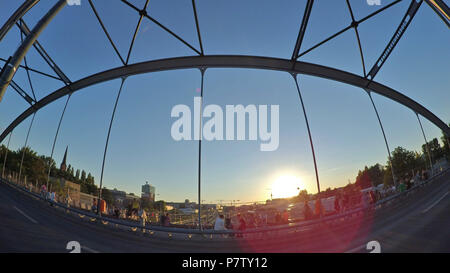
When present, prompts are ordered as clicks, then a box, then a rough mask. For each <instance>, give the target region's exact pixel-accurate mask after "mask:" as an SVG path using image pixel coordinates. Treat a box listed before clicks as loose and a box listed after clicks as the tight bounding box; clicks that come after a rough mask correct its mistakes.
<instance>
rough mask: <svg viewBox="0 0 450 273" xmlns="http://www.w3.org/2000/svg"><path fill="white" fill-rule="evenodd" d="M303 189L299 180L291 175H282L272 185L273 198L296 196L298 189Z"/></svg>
mask: <svg viewBox="0 0 450 273" xmlns="http://www.w3.org/2000/svg"><path fill="white" fill-rule="evenodd" d="M302 188H303V183H302V181H301V180H300V178H298V177H296V176H293V175H283V176H280V177H278V178H277V180H275V182H273V184H272V197H273V198H287V197H292V196H296V195H297V194H298V192H299V189H302Z"/></svg>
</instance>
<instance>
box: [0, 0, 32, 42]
mask: <svg viewBox="0 0 450 273" xmlns="http://www.w3.org/2000/svg"><path fill="white" fill-rule="evenodd" d="M38 2H39V0H27V1H25V2H23V4H22V5H21V6H20V7H19V8H18V9H17V10H16V11H15V12H14V13H13V14H12V15H11V17H9V19H8V21H6V23H5V24H4V25H3V26H2V28H1V29H0V41H1V40H3V38H4V37H5V35H6V34H7V33H8V31H9V30H10V29H11V28H12V27H13V26H14V24H15V23H17V22H18V21H19V20H20V19H21V18H22V17H23V16H24V15H25V14H26V13H27V12H28V11H29V10H30V9H31V8H32V7H34V5H36V4H37V3H38Z"/></svg>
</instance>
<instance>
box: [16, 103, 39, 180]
mask: <svg viewBox="0 0 450 273" xmlns="http://www.w3.org/2000/svg"><path fill="white" fill-rule="evenodd" d="M36 113H37V112H35V113H34V114H33V118H32V119H31V122H30V127H28V132H27V137H26V138H25V145H23V151H22V160H21V161H20V168H19V179H18V181H19V183H20V176H21V174H22V164H23V158H24V157H25V150H26V148H27V144H28V137H29V136H30V131H31V127H32V126H33V122H34V117H35V116H36Z"/></svg>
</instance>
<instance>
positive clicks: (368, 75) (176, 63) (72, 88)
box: [0, 0, 450, 226]
mask: <svg viewBox="0 0 450 273" xmlns="http://www.w3.org/2000/svg"><path fill="white" fill-rule="evenodd" d="M87 1H88V3H89V6H90V8H91V9H92V11H93V13H94V15H95V17H96V19H97V21H98V23H99V24H100V26H101V28H102V31H103V32H104V34H105V35H106V37H107V38H108V41H109V43H110V45H111V46H112V48H113V49H114V52H115V54H116V55H117V57H118V58H119V59H120V62H121V63H122V66H119V67H116V68H113V69H109V70H105V71H102V72H98V73H96V74H92V75H89V76H87V77H85V78H82V79H79V80H77V81H71V80H70V79H69V77H67V76H66V75H65V74H64V73H63V71H62V70H61V69H60V68H59V67H58V66H57V65H56V63H55V62H54V61H53V60H52V59H51V58H50V56H49V55H48V54H47V52H46V51H45V50H44V48H43V47H42V46H41V45H40V44H39V42H38V41H37V38H38V36H39V34H40V33H41V32H42V31H43V29H44V28H45V26H46V25H47V24H48V23H50V21H51V19H52V18H53V17H54V16H55V15H56V13H57V12H59V11H60V10H61V9H62V8H63V7H64V6H65V5H66V4H67V3H68V1H66V0H59V1H55V2H56V3H55V5H54V6H53V8H51V9H50V10H49V11H48V13H47V14H46V15H45V16H43V17H42V19H41V20H40V21H39V22H38V23H37V24H36V26H35V27H34V28H33V29H32V30H30V29H29V28H28V27H27V25H26V24H25V22H24V20H23V17H24V15H25V14H26V13H27V12H29V11H30V10H31V9H32V8H33V6H35V5H36V4H37V3H38V2H39V0H25V1H24V3H23V4H22V5H21V6H20V7H19V8H18V9H17V10H16V11H15V12H14V14H12V15H11V17H10V18H9V19H8V20H7V22H6V23H5V24H4V25H3V27H2V28H0V41H1V40H2V38H3V37H4V36H5V35H6V34H7V33H8V32H9V31H10V30H11V28H12V26H13V25H14V24H16V25H17V27H18V28H19V31H20V33H21V36H22V35H24V36H25V39H23V38H22V43H21V44H20V46H19V47H18V49H17V50H16V52H15V53H14V55H13V56H12V58H10V59H9V60H6V59H1V58H0V60H1V61H3V62H5V65H4V67H3V69H2V70H1V74H0V101H1V97H2V94H3V93H4V91H5V90H6V88H7V87H8V86H11V87H12V88H13V89H14V90H15V91H16V92H17V93H18V94H19V95H20V96H21V97H22V98H24V99H25V100H26V101H27V102H28V103H29V104H30V107H29V108H28V109H27V110H25V111H24V112H23V113H21V114H20V115H19V116H18V117H17V118H16V119H15V120H14V121H13V122H12V123H11V124H9V126H8V127H7V128H6V129H5V130H4V131H3V132H1V134H0V142H2V141H3V140H4V139H5V138H6V137H7V135H8V134H10V133H12V131H13V130H14V128H15V127H16V126H18V125H19V124H20V123H21V122H22V121H24V120H25V119H27V118H28V117H29V116H30V115H33V117H34V115H35V114H36V113H37V111H38V110H39V109H42V108H43V107H46V106H47V105H49V104H51V103H52V102H54V101H56V100H58V99H59V98H61V97H63V96H66V95H68V98H67V101H66V104H65V106H67V103H68V102H69V99H70V97H71V95H72V94H73V93H74V92H78V91H80V90H82V89H84V88H86V87H89V86H92V85H95V84H97V83H101V82H105V81H109V80H113V79H118V78H122V84H121V87H120V89H119V92H118V94H117V98H116V101H115V105H114V110H113V114H112V117H111V121H110V126H109V130H108V134H107V140H106V145H105V151H104V154H103V164H102V171H101V173H102V175H101V177H100V194H99V199H101V189H102V178H103V169H104V164H105V157H106V152H107V147H108V140H109V135H110V131H111V125H112V123H113V119H114V113H115V109H116V107H117V103H118V101H119V96H120V93H121V90H122V86H123V83H124V81H125V79H126V78H127V77H129V76H133V75H138V74H144V73H154V72H158V71H169V70H180V69H192V68H195V69H199V70H200V71H201V76H202V82H203V77H204V71H205V70H206V69H210V68H248V69H263V70H274V71H281V72H286V73H290V74H291V75H293V76H294V79H295V82H296V84H297V91H298V93H299V96H300V100H301V102H302V106H303V101H302V98H301V94H300V88H299V86H298V83H297V78H296V76H297V75H310V76H314V77H319V78H325V79H329V80H333V81H338V82H342V83H345V84H349V85H352V86H355V87H359V88H361V89H363V90H362V91H364V90H365V91H367V93H368V94H369V97H370V99H371V101H372V105H373V107H374V110H375V113H376V115H377V117H378V121H379V124H380V127H381V130H382V132H383V136H384V139H385V142H386V147H387V151H388V155H389V161H390V149H389V146H388V142H387V139H386V135H385V133H384V129H383V126H382V123H381V119H380V117H379V115H378V111H377V109H376V106H375V104H374V102H373V100H372V97H371V93H372V92H373V93H377V94H380V95H382V96H384V97H387V98H389V99H391V100H394V101H396V102H398V103H400V104H401V105H404V106H406V107H408V108H409V109H411V110H412V111H413V112H414V113H415V115H416V116H417V118H419V115H421V116H423V117H425V118H426V119H428V120H429V121H430V122H432V123H433V124H434V125H436V126H437V127H438V128H440V129H441V130H442V131H443V132H444V134H445V135H446V136H447V137H450V127H448V126H447V125H446V124H445V123H444V122H443V121H442V120H440V119H439V118H438V117H437V116H436V115H434V114H433V113H432V112H431V111H430V110H428V109H427V108H425V107H424V106H422V105H421V104H419V103H418V102H416V101H414V100H413V99H411V98H409V97H408V96H406V95H404V94H403V93H401V92H399V91H396V90H394V89H392V88H390V87H388V86H385V85H383V84H382V83H379V82H376V81H375V80H374V78H375V76H376V75H377V73H378V72H379V71H380V69H381V67H382V66H383V64H384V63H385V62H386V61H387V59H388V58H389V56H390V54H391V53H392V51H393V50H394V48H395V47H396V45H397V43H398V42H399V41H400V39H401V38H402V36H403V35H404V33H405V32H406V30H407V28H408V26H409V25H410V23H411V21H412V20H413V18H414V16H415V14H416V13H417V11H418V10H419V8H420V7H421V4H422V3H423V2H426V3H427V4H428V5H430V6H431V4H430V1H427V0H425V1H424V0H411V2H410V4H409V6H408V9H407V10H406V12H405V14H404V16H403V17H402V19H401V20H400V23H399V25H398V28H397V29H396V31H395V32H394V34H393V35H392V38H391V39H390V41H389V42H388V43H387V45H386V47H385V49H384V51H383V52H381V54H380V57H379V58H378V59H377V61H376V62H375V64H373V66H372V68H371V69H370V70H369V69H367V68H368V67H366V62H365V59H364V52H363V49H362V45H361V40H360V36H359V31H358V26H359V25H360V24H362V23H364V22H365V21H367V20H368V19H370V18H372V17H373V16H375V15H377V14H379V13H381V12H383V11H385V10H387V9H389V8H390V7H392V6H395V5H397V4H398V3H400V2H401V1H402V0H395V1H392V2H391V3H390V4H387V5H385V6H383V7H381V8H380V9H378V10H376V11H375V12H372V13H370V14H369V15H367V16H365V17H363V18H361V19H358V20H357V19H356V18H355V16H354V13H353V8H352V5H351V4H350V1H349V0H346V4H347V8H348V11H349V14H350V16H351V22H350V24H349V25H348V26H346V27H345V28H343V29H341V30H340V31H338V32H336V33H335V34H333V35H331V36H330V37H328V38H326V39H325V40H323V41H321V42H319V43H317V44H315V45H314V46H312V47H311V48H309V49H306V50H303V51H302V42H303V39H304V36H305V33H306V30H307V27H308V22H309V18H310V16H311V14H312V13H313V8H314V0H307V1H306V5H305V10H304V15H303V18H302V21H301V25H300V27H299V32H298V36H297V39H296V42H295V45H294V47H293V52H292V57H291V58H290V59H280V58H273V57H267V56H248V55H205V52H204V47H203V42H202V35H201V31H200V24H199V21H198V13H197V8H196V5H195V0H192V11H193V17H194V19H195V27H196V34H197V38H198V44H199V48H197V47H195V46H193V45H192V44H190V43H188V42H187V41H186V40H184V39H183V38H182V37H181V36H179V35H178V34H176V33H175V32H174V31H172V30H171V29H170V28H168V27H167V26H165V25H163V24H162V23H161V22H159V21H158V20H156V19H155V18H153V17H152V16H150V15H149V14H148V13H147V7H148V4H149V0H146V1H145V4H144V6H143V8H138V7H136V6H135V5H134V4H132V3H130V2H129V1H127V0H120V2H122V3H123V4H124V7H127V8H130V9H132V10H134V11H135V12H136V13H137V15H139V21H138V22H137V25H136V27H135V29H134V35H133V37H132V40H131V44H130V46H129V49H128V54H127V56H126V57H125V58H124V57H123V56H122V55H121V54H120V52H119V50H118V48H117V46H116V44H115V43H114V41H113V39H112V38H111V36H110V35H109V33H108V30H107V28H106V26H105V25H104V24H103V21H102V19H101V17H100V15H99V13H98V12H97V10H96V8H95V5H94V3H93V0H87ZM431 7H432V9H433V10H434V11H436V12H437V13H438V15H439V16H440V17H441V18H444V22H445V23H446V24H447V25H448V21H445V18H448V13H449V11H448V7H446V5H445V3H443V2H442V1H433V6H431ZM144 18H145V19H147V20H149V21H151V22H152V23H153V24H155V25H156V26H157V27H159V28H160V29H162V30H163V31H165V32H167V33H168V34H170V35H171V36H172V37H174V38H175V39H177V40H178V41H179V42H181V43H183V44H184V45H185V46H186V47H188V48H189V49H190V50H192V51H193V52H194V53H195V54H196V56H189V57H177V58H169V59H159V60H150V61H144V62H141V63H134V64H129V59H130V54H131V52H132V49H133V45H134V42H135V39H136V36H137V33H138V32H139V29H140V26H141V22H142V20H143V19H144ZM350 29H353V30H354V32H355V35H356V40H357V46H358V49H359V53H360V59H361V65H362V69H361V70H362V76H360V75H357V74H354V73H349V72H346V71H343V70H340V69H337V68H332V67H327V66H323V65H320V64H314V63H307V62H303V61H299V58H301V57H302V56H304V55H306V54H308V53H309V52H311V51H313V50H314V49H316V48H318V47H320V46H321V45H323V44H325V43H327V42H328V41H330V40H332V39H334V38H336V37H338V36H339V35H341V34H343V33H345V32H346V31H348V30H350ZM32 46H33V47H34V48H35V49H36V50H37V51H38V53H39V54H40V55H41V57H42V58H43V59H44V60H45V61H46V62H47V64H48V65H49V66H50V68H51V69H52V70H53V71H54V72H55V75H57V76H52V75H49V74H46V73H43V72H41V71H38V70H36V69H32V68H31V67H29V66H28V64H27V61H26V53H27V51H28V50H29V49H30V48H31V47H32ZM22 60H24V65H21V62H22ZM19 68H23V69H25V70H26V72H27V74H28V80H29V83H30V86H31V92H33V97H34V99H33V98H32V97H31V96H30V95H28V93H27V92H26V91H25V90H24V89H23V88H21V87H20V86H19V85H18V84H17V83H15V82H14V81H13V77H14V74H15V73H16V71H17V70H18V69H19ZM29 71H33V72H36V73H40V74H41V75H44V76H47V77H51V78H54V79H57V80H60V81H61V82H63V83H64V85H65V86H64V87H62V88H59V89H57V90H55V91H53V92H52V93H50V94H48V95H47V96H45V97H44V98H42V99H40V100H36V98H35V95H34V91H33V87H32V84H31V79H30V77H29ZM367 71H368V72H367ZM202 94H203V85H202ZM64 112H65V107H64V110H63V112H62V115H61V118H60V120H59V125H60V124H61V122H62V119H63V116H64ZM303 113H304V116H305V120H306V123H308V121H307V115H306V110H305V108H304V106H303ZM418 121H419V124H420V127H421V129H422V133H423V135H424V138H425V144H426V145H428V142H427V140H426V137H425V134H424V132H423V128H422V125H421V123H420V119H418ZM31 125H32V123H31V124H30V129H29V130H31ZM59 125H58V129H57V130H56V135H55V139H54V142H53V148H54V145H55V143H56V139H57V136H58V132H59ZM308 135H309V139H310V142H311V149H312V153H313V158H314V159H313V160H314V164H315V166H316V160H315V157H314V146H313V142H312V136H311V132H310V131H309V128H308ZM10 136H11V135H10ZM26 144H27V142H25V146H26ZM53 148H52V155H53ZM52 155H51V157H52ZM200 158H201V142H200V143H199V200H198V202H199V204H201V198H200V177H201V172H200V166H201V159H200ZM5 161H6V157H5ZM430 163H432V162H431V160H430ZM391 171H392V175H393V181H394V183H395V181H396V178H395V175H394V170H393V167H392V164H391ZM19 179H20V175H19ZM316 179H317V184H318V189H319V190H318V192H320V188H319V177H318V173H317V167H316ZM199 216H200V210H199ZM199 223H200V219H199ZM199 226H201V225H199Z"/></svg>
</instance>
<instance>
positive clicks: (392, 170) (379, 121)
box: [366, 90, 397, 186]
mask: <svg viewBox="0 0 450 273" xmlns="http://www.w3.org/2000/svg"><path fill="white" fill-rule="evenodd" d="M366 92H367V94H368V95H369V98H370V101H371V102H372V106H373V109H374V110H375V114H376V115H377V118H378V123H379V124H380V128H381V132H382V133H383V137H384V143H385V144H386V149H387V152H388V158H389V165H391V172H392V179H393V181H394V186H397V181H396V180H395V173H394V166H393V165H392V158H391V150H390V149H389V144H388V141H387V138H386V134H385V133H384V128H383V123H381V119H380V115H379V114H378V110H377V107H376V106H375V103H374V102H373V99H372V95H371V94H370V91H369V90H366Z"/></svg>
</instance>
